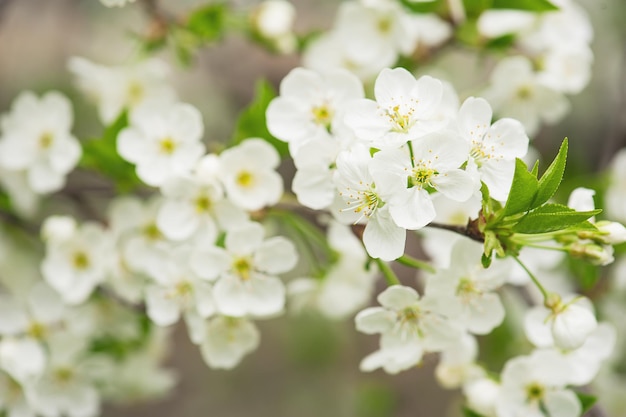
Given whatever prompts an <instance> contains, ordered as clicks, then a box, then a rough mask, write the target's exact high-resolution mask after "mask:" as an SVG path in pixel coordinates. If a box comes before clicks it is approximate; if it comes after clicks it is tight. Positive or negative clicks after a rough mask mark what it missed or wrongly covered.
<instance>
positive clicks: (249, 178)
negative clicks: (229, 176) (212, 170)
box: [235, 171, 254, 188]
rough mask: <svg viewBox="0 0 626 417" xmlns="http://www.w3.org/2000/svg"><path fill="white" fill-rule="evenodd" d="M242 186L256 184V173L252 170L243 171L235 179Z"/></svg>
mask: <svg viewBox="0 0 626 417" xmlns="http://www.w3.org/2000/svg"><path fill="white" fill-rule="evenodd" d="M235 181H236V182H237V184H239V185H240V186H241V187H244V188H249V187H251V186H252V185H253V184H254V175H252V173H251V172H250V171H241V172H240V173H239V174H237V178H236V179H235Z"/></svg>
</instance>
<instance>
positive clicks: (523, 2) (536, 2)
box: [491, 0, 559, 12]
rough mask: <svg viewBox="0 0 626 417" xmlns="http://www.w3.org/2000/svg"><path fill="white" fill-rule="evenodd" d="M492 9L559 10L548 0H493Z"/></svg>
mask: <svg viewBox="0 0 626 417" xmlns="http://www.w3.org/2000/svg"><path fill="white" fill-rule="evenodd" d="M491 8H492V9H515V10H526V11H529V12H549V11H552V10H559V8H558V7H556V6H555V5H554V4H553V3H552V2H550V1H548V0H493V5H492V6H491Z"/></svg>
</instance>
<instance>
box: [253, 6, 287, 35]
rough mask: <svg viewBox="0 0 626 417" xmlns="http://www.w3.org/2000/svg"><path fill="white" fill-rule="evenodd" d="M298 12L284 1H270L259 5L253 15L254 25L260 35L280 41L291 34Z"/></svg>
mask: <svg viewBox="0 0 626 417" xmlns="http://www.w3.org/2000/svg"><path fill="white" fill-rule="evenodd" d="M295 15H296V11H295V9H294V7H293V5H292V4H291V3H290V2H288V1H284V0H268V1H264V2H263V3H261V4H260V5H259V7H258V8H257V9H256V11H255V13H254V15H253V25H254V27H255V29H256V31H257V32H258V33H259V35H261V36H263V37H265V38H269V39H278V38H281V37H282V36H284V35H287V34H289V33H291V28H292V26H293V20H294V18H295Z"/></svg>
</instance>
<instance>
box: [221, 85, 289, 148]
mask: <svg viewBox="0 0 626 417" xmlns="http://www.w3.org/2000/svg"><path fill="white" fill-rule="evenodd" d="M274 97H276V91H275V90H274V87H272V85H271V84H270V83H269V82H267V81H266V80H259V81H258V82H257V84H256V88H255V97H254V100H253V101H252V103H250V105H248V107H246V108H245V109H244V110H243V111H242V112H241V114H240V115H239V119H237V124H236V126H235V132H234V133H233V138H232V141H233V144H238V143H240V142H241V141H243V140H244V139H247V138H251V137H257V138H262V139H264V140H266V141H268V142H269V143H270V144H271V145H272V146H273V147H274V148H276V150H277V151H278V153H279V154H280V156H281V157H284V156H286V155H289V148H288V147H287V144H286V143H285V142H283V141H280V140H278V139H276V138H275V137H274V136H272V135H271V134H270V132H269V131H268V130H267V124H266V123H265V111H266V110H267V106H268V105H269V104H270V101H272V99H273V98H274Z"/></svg>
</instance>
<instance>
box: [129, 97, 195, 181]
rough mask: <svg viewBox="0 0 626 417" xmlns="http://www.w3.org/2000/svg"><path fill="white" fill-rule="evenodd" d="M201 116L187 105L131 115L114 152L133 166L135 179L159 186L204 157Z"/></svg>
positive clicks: (163, 106)
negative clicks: (135, 170)
mask: <svg viewBox="0 0 626 417" xmlns="http://www.w3.org/2000/svg"><path fill="white" fill-rule="evenodd" d="M203 131H204V126H203V124H202V115H201V114H200V112H199V111H198V110H197V109H196V108H195V107H193V106H191V105H189V104H183V103H176V104H167V105H166V104H161V105H154V106H145V107H142V108H140V109H138V110H137V111H135V112H133V113H132V114H131V117H130V126H129V127H127V128H125V129H124V130H122V131H121V132H120V134H119V137H118V140H117V151H118V152H119V154H120V155H121V156H122V158H124V159H126V160H127V161H129V162H132V163H134V164H135V165H136V169H137V176H138V177H139V178H140V179H141V180H142V181H144V182H145V183H146V184H148V185H152V186H160V185H162V184H163V183H164V182H165V181H166V180H167V179H168V178H170V177H172V176H183V175H185V174H188V173H190V172H191V170H192V168H193V166H194V165H195V163H196V162H197V161H198V160H199V159H200V157H201V156H202V155H203V153H204V145H203V144H202V142H201V140H202V134H203Z"/></svg>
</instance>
